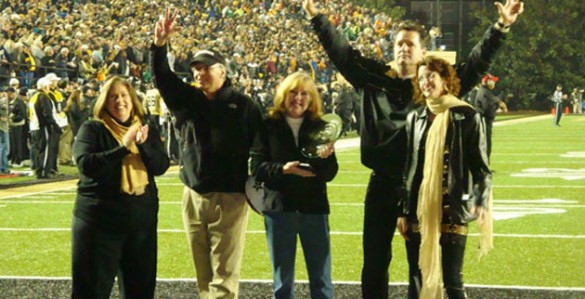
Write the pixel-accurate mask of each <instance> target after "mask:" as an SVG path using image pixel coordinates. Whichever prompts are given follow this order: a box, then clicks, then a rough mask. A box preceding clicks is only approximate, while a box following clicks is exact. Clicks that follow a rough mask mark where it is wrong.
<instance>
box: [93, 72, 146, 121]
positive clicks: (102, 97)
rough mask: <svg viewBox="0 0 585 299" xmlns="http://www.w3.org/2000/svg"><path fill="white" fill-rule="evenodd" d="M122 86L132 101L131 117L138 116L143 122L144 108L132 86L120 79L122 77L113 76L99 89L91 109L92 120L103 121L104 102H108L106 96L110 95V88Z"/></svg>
mask: <svg viewBox="0 0 585 299" xmlns="http://www.w3.org/2000/svg"><path fill="white" fill-rule="evenodd" d="M119 84H121V85H123V86H124V87H126V89H127V90H128V94H129V95H130V98H131V99H132V106H133V107H132V115H136V116H138V118H139V119H140V121H143V120H144V107H143V106H142V103H141V102H140V99H139V98H138V95H137V94H136V90H135V89H134V87H133V86H132V84H130V82H128V80H126V79H124V78H122V77H118V76H114V77H112V78H110V79H108V80H107V81H106V83H105V84H104V86H103V87H102V88H101V89H100V94H99V96H98V98H97V100H96V102H95V107H94V108H93V118H94V119H99V120H101V119H103V116H104V114H105V113H107V112H106V102H107V100H108V94H109V93H110V90H111V89H112V87H114V86H116V85H119Z"/></svg>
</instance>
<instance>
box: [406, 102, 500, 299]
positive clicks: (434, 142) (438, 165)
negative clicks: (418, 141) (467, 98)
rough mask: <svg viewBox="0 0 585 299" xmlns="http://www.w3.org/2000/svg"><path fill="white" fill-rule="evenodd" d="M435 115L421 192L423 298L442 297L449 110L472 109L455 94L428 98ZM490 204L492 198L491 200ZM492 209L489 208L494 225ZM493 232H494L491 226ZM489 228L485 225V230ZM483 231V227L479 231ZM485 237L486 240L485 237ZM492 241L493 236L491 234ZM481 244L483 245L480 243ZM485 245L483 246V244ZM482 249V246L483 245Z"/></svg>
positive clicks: (430, 129)
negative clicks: (445, 168)
mask: <svg viewBox="0 0 585 299" xmlns="http://www.w3.org/2000/svg"><path fill="white" fill-rule="evenodd" d="M426 104H427V107H428V108H429V110H430V111H431V112H432V113H433V114H434V115H435V119H434V120H433V123H432V124H431V127H430V128H429V132H428V134H427V136H428V137H427V140H426V149H425V161H424V165H425V167H424V172H423V181H422V184H421V187H420V190H419V198H418V209H417V212H416V214H417V218H418V221H419V228H420V234H421V245H420V253H419V268H420V270H421V274H422V280H423V281H422V289H421V293H420V298H421V299H440V298H443V287H442V272H443V271H442V260H441V247H440V242H439V241H440V238H441V221H442V216H443V208H442V207H443V184H442V178H443V159H444V153H445V139H446V137H447V130H448V128H449V123H450V113H449V111H450V108H453V107H458V106H470V105H469V104H467V103H465V102H463V101H461V100H459V99H457V98H456V97H455V96H453V95H450V94H449V95H444V96H441V97H440V98H437V99H427V100H426ZM490 203H491V199H490ZM491 210H492V209H491V207H490V208H489V211H488V212H489V214H490V217H489V218H490V219H489V222H490V223H491ZM489 226H490V230H491V224H490V225H489ZM485 227H486V225H484V228H485ZM480 229H481V228H480ZM482 238H483V237H482ZM489 238H490V239H491V233H490V234H489ZM480 244H481V242H480ZM481 245H484V244H481ZM482 247H483V246H482Z"/></svg>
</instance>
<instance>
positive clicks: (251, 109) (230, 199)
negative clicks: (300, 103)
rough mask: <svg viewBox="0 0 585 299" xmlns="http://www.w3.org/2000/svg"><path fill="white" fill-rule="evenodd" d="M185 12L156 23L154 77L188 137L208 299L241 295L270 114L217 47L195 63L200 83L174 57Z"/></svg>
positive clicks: (196, 236)
mask: <svg viewBox="0 0 585 299" xmlns="http://www.w3.org/2000/svg"><path fill="white" fill-rule="evenodd" d="M176 18H177V11H175V12H173V13H171V12H170V10H169V9H167V10H166V13H165V15H164V17H163V18H162V19H161V20H160V21H158V22H157V23H156V26H155V33H154V45H152V47H151V55H152V61H153V63H152V65H153V74H154V82H155V83H156V87H157V88H158V90H159V91H160V94H161V96H162V97H163V99H164V101H165V103H166V105H167V107H168V108H169V110H170V111H171V112H173V114H174V115H175V116H176V119H177V121H176V126H177V128H178V129H179V130H180V132H181V133H180V136H181V140H180V142H181V145H182V146H181V151H182V153H181V160H180V162H179V163H180V177H181V180H182V181H183V183H184V185H185V186H184V189H183V223H184V225H185V230H186V232H187V238H188V241H189V245H190V247H191V251H192V256H193V260H194V263H195V271H196V272H197V286H198V288H199V295H200V297H201V298H237V297H238V288H239V277H240V265H241V258H242V252H243V247H244V240H245V235H246V225H247V221H248V207H247V204H246V197H245V195H244V186H245V182H246V179H247V177H248V157H249V151H250V148H251V147H256V146H259V144H261V143H260V131H261V126H262V117H261V113H260V110H259V109H258V107H257V106H256V104H255V103H254V102H253V101H252V99H250V98H249V97H248V96H246V95H244V94H242V93H240V92H238V91H236V90H235V89H233V88H232V86H231V82H230V80H229V78H228V77H227V74H228V71H227V67H226V60H225V58H223V56H222V55H221V54H219V53H218V52H217V51H214V50H201V51H199V52H197V53H196V54H195V56H194V58H193V60H192V62H191V64H190V66H191V70H192V72H193V77H194V79H195V82H196V83H197V86H198V87H197V88H195V87H193V86H191V85H189V84H187V83H184V82H182V81H181V80H180V79H179V78H178V77H177V76H176V75H175V73H174V72H172V71H171V69H170V67H169V63H168V61H167V43H168V40H169V37H170V36H171V35H173V34H174V33H176V32H178V31H180V30H181V28H180V27H178V25H176V23H175V19H176Z"/></svg>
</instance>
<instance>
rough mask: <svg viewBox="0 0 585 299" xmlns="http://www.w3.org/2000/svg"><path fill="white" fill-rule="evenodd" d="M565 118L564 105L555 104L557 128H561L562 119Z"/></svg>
mask: <svg viewBox="0 0 585 299" xmlns="http://www.w3.org/2000/svg"><path fill="white" fill-rule="evenodd" d="M562 116H563V104H562V103H556V104H555V126H559V125H560V123H561V117H562Z"/></svg>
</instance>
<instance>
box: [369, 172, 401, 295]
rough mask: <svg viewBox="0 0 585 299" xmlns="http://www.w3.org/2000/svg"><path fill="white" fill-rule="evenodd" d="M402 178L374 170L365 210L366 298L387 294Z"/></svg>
mask: <svg viewBox="0 0 585 299" xmlns="http://www.w3.org/2000/svg"><path fill="white" fill-rule="evenodd" d="M400 184H401V180H400V179H399V178H392V177H389V176H382V175H379V174H376V173H372V175H371V176H370V182H369V184H368V190H367V193H366V202H365V214H364V235H363V250H364V265H363V268H362V296H363V298H368V299H369V298H372V299H379V298H388V280H389V278H388V267H389V266H390V261H391V260H392V238H393V237H394V231H395V230H396V217H397V215H398V213H397V212H398V204H397V203H398V199H399V197H400Z"/></svg>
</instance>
